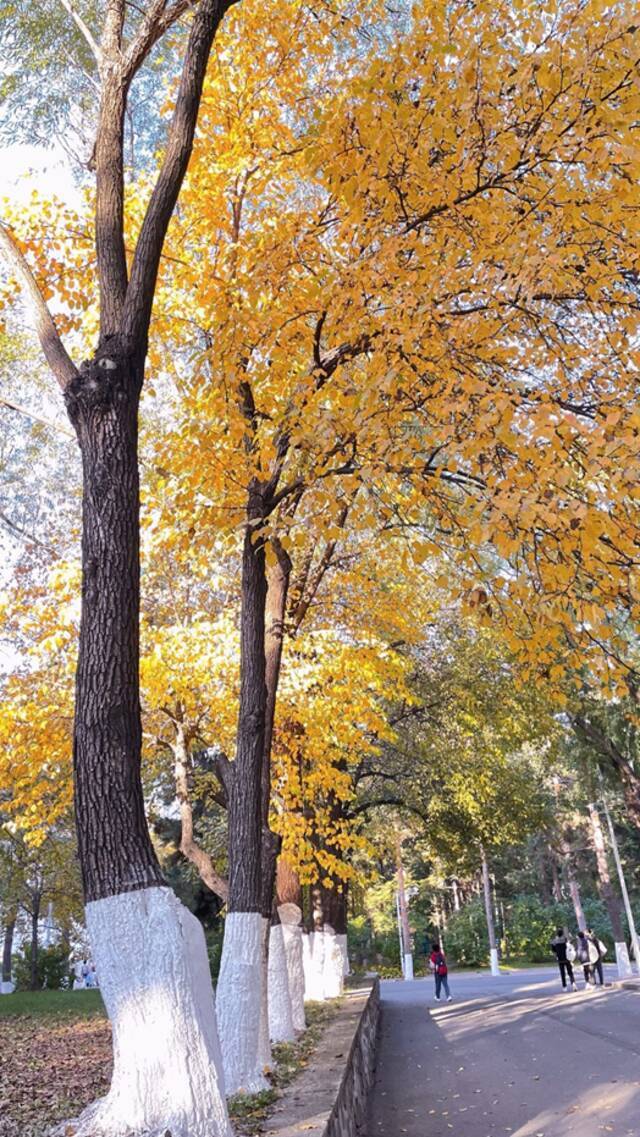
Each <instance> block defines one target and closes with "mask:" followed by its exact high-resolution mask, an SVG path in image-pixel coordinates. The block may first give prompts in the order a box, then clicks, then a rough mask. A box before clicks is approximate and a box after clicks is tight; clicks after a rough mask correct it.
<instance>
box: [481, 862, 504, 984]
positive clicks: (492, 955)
mask: <svg viewBox="0 0 640 1137" xmlns="http://www.w3.org/2000/svg"><path fill="white" fill-rule="evenodd" d="M480 855H481V857H482V885H483V890H484V910H485V915H486V917H487V932H488V934H489V962H490V965H491V974H492V975H500V964H499V962H498V945H497V943H496V929H495V924H494V922H493V908H492V904H491V880H490V879H489V865H488V864H487V857H486V854H485V851H484V847H483V846H482V845H481V846H480Z"/></svg>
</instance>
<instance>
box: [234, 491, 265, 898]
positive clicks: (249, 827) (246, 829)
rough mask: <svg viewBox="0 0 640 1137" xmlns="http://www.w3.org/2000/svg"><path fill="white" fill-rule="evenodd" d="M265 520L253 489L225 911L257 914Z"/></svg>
mask: <svg viewBox="0 0 640 1137" xmlns="http://www.w3.org/2000/svg"><path fill="white" fill-rule="evenodd" d="M263 516H264V505H263V502H262V498H261V496H260V493H259V490H258V489H255V488H254V489H253V490H252V492H251V493H250V495H249V503H248V510H247V529H246V533H245V539H244V548H243V555H242V613H241V629H240V711H239V716H238V740H237V748H236V760H235V767H234V774H233V778H232V780H231V793H230V799H229V911H230V912H261V911H262V909H263V895H262V893H263V890H262V872H261V869H262V864H261V862H262V855H261V847H262V815H263V810H262V793H261V790H262V766H263V760H264V738H265V713H266V700H267V688H266V677H265V605H266V596H267V581H266V572H265V551H264V545H263V543H262V541H261V540H260V539H258V540H255V539H254V530H255V528H256V526H257V524H259V523H260V521H261V520H262V518H263Z"/></svg>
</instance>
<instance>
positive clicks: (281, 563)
mask: <svg viewBox="0 0 640 1137" xmlns="http://www.w3.org/2000/svg"><path fill="white" fill-rule="evenodd" d="M273 549H274V553H275V557H276V559H275V562H274V563H273V564H270V565H269V567H268V569H267V573H266V575H267V595H266V607H265V685H266V704H265V726H264V752H263V758H262V771H261V789H260V792H261V809H262V915H263V916H264V917H265V918H271V919H272V920H273V921H274V922H277V920H278V915H277V912H278V908H277V904H274V903H273V900H274V887H275V878H276V862H277V859H278V853H279V851H280V840H279V838H278V837H277V836H276V835H275V834H274V833H272V831H271V829H270V828H269V807H270V804H271V747H272V744H273V731H274V726H275V716H276V702H277V694H278V683H279V680H280V669H281V666H282V649H283V646H284V624H285V616H286V612H287V595H288V591H289V581H290V578H291V559H290V557H289V555H288V553H287V552H286V551H285V549H284V548H283V547H282V545H281V544H280V542H279V541H278V540H277V539H275V540H274V541H273Z"/></svg>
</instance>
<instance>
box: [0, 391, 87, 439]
mask: <svg viewBox="0 0 640 1137" xmlns="http://www.w3.org/2000/svg"><path fill="white" fill-rule="evenodd" d="M0 406H2V407H8V409H9V410H10V411H16V412H17V414H20V415H24V416H25V418H30V419H31V420H32V421H33V422H39V423H41V424H42V426H48V427H49V429H50V430H56V431H58V433H59V434H64V436H65V438H72V439H73V440H74V441H75V437H76V436H75V434H74V433H73V431H71V430H67V428H66V427H65V426H62V424H61V423H58V422H53V421H52V420H51V419H48V418H43V417H42V415H37V414H35V412H34V411H30V410H29V408H28V407H23V406H21V405H20V403H14V402H12V400H11V399H5V398H4V397H3V398H0Z"/></svg>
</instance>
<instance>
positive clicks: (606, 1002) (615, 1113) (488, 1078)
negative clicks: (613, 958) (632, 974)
mask: <svg viewBox="0 0 640 1137" xmlns="http://www.w3.org/2000/svg"><path fill="white" fill-rule="evenodd" d="M608 970H609V973H610V977H613V975H614V974H615V968H609V969H608ZM449 981H450V986H451V993H452V995H453V1002H452V1003H444V1002H442V1003H436V1002H435V1001H434V998H433V995H434V990H433V980H432V979H431V978H426V979H417V980H415V981H414V982H411V983H403V982H401V981H397V982H384V983H383V984H382V1025H381V1038H380V1048H379V1053H378V1065H377V1070H376V1081H375V1086H374V1090H373V1093H372V1099H371V1108H370V1113H369V1120H368V1127H367V1130H366V1137H402V1135H403V1134H408V1137H502V1135H504V1134H510V1137H568V1135H571V1137H607V1135H611V1137H640V990H634V991H631V990H624V989H622V988H619V987H605V988H604V989H602V988H598V990H597V991H596V992H594V993H591V992H589V991H584V990H583V988H584V984H583V983H582V981H580V983H579V986H580V988H581V990H579V991H578V992H577V993H571V994H565V993H564V992H563V991H562V988H561V987H560V980H559V977H558V972H557V969H555V968H554V969H551V968H549V969H548V970H547V969H546V968H545V969H532V970H531V971H521V972H518V973H515V974H512V975H501V976H500V977H498V978H492V977H491V976H490V975H488V974H484V973H474V974H470V973H464V974H459V975H457V974H456V973H455V972H453V973H452V974H451V975H450V977H449Z"/></svg>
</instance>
